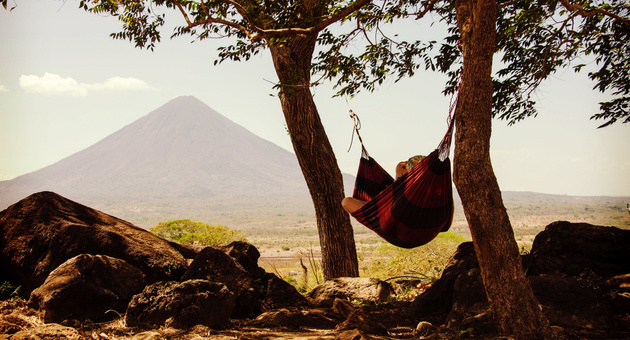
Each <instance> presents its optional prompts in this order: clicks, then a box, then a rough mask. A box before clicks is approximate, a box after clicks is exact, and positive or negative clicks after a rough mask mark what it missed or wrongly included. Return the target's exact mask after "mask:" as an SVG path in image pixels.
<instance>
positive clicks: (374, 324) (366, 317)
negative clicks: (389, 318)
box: [335, 309, 387, 334]
mask: <svg viewBox="0 0 630 340" xmlns="http://www.w3.org/2000/svg"><path fill="white" fill-rule="evenodd" d="M351 329H358V330H359V331H361V332H365V333H368V334H387V327H385V326H384V325H383V324H381V322H379V320H378V318H377V317H375V316H374V315H373V314H371V313H368V312H366V311H365V310H363V309H356V310H354V311H353V312H352V313H351V314H350V315H349V316H348V318H347V319H346V320H345V321H343V322H342V323H340V324H338V325H337V327H335V330H337V331H341V330H351Z"/></svg>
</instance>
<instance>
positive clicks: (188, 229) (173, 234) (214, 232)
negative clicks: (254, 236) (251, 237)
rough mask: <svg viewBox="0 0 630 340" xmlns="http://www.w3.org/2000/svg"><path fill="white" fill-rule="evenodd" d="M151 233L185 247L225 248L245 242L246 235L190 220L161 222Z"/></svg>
mask: <svg viewBox="0 0 630 340" xmlns="http://www.w3.org/2000/svg"><path fill="white" fill-rule="evenodd" d="M149 231H150V232H151V233H153V234H155V235H157V236H159V237H161V238H163V239H166V240H168V241H172V242H176V243H179V244H185V245H193V244H200V245H204V246H225V245H228V244H230V243H232V242H234V241H245V235H244V234H243V232H242V231H240V230H230V228H228V227H225V226H221V225H213V226H211V225H209V224H206V223H203V222H196V221H191V220H189V219H184V220H175V221H170V222H160V223H158V225H156V226H155V227H153V228H151V229H149Z"/></svg>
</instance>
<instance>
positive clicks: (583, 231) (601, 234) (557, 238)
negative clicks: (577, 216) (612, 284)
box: [527, 221, 630, 284]
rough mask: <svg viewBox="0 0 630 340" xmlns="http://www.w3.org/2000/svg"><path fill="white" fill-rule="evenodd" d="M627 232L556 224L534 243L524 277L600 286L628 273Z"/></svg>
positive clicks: (629, 246) (574, 224)
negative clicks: (567, 278) (582, 281)
mask: <svg viewBox="0 0 630 340" xmlns="http://www.w3.org/2000/svg"><path fill="white" fill-rule="evenodd" d="M628 249H630V230H623V229H618V228H614V227H602V226H595V225H591V224H587V223H570V222H564V221H558V222H554V223H551V224H549V225H548V226H547V227H546V228H545V230H544V231H542V232H541V233H539V234H538V235H537V236H536V238H535V239H534V243H533V244H532V250H531V252H530V255H529V256H530V258H531V259H530V265H529V267H528V269H527V276H533V275H538V274H554V275H567V276H573V277H579V278H583V279H587V280H590V281H593V282H594V283H597V284H600V283H602V281H605V280H607V279H609V278H612V277H614V276H617V275H622V274H628V273H630V251H628Z"/></svg>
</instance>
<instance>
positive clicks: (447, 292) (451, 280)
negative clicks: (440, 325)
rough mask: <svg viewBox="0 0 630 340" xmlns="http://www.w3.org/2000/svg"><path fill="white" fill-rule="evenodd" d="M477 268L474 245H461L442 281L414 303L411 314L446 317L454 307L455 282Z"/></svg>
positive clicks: (434, 284)
mask: <svg viewBox="0 0 630 340" xmlns="http://www.w3.org/2000/svg"><path fill="white" fill-rule="evenodd" d="M475 268H479V261H477V254H476V253H475V247H474V245H473V243H472V242H464V243H462V244H460V245H459V246H458V247H457V250H456V251H455V253H454V254H453V255H452V256H451V258H450V259H449V260H448V262H447V263H446V266H445V267H444V270H443V271H442V276H441V277H440V279H439V280H437V281H436V282H435V283H433V285H431V287H429V288H428V289H427V290H426V291H425V292H424V293H422V294H421V295H419V296H418V297H417V298H416V299H415V300H414V301H413V302H412V304H411V308H410V311H411V314H413V315H415V316H417V317H419V318H422V319H424V318H427V317H429V316H435V315H440V316H442V317H445V316H446V315H447V314H448V313H449V312H450V311H451V307H452V306H453V293H454V289H455V288H454V287H455V281H456V280H457V278H459V277H460V276H461V275H463V274H466V273H467V272H468V271H469V270H471V269H475ZM440 321H442V320H440Z"/></svg>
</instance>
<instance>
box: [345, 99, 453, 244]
mask: <svg viewBox="0 0 630 340" xmlns="http://www.w3.org/2000/svg"><path fill="white" fill-rule="evenodd" d="M351 117H352V118H353V119H354V120H355V131H356V132H357V136H358V137H359V140H360V141H361V147H362V152H361V160H360V162H359V170H358V172H357V178H356V182H355V186H354V192H353V195H352V197H354V198H356V199H358V200H362V201H367V203H366V204H365V205H364V206H363V207H361V208H360V209H359V210H357V211H355V212H354V213H352V216H353V217H354V218H355V219H356V220H357V221H359V222H360V223H361V224H363V225H365V226H366V227H368V228H369V229H371V230H373V231H374V232H376V233H377V234H378V235H379V236H381V237H382V238H383V239H385V240H386V241H387V242H389V243H391V244H393V245H395V246H398V247H402V248H414V247H418V246H421V245H423V244H426V243H429V242H430V241H431V240H433V239H434V238H435V237H436V236H437V235H438V234H439V233H440V232H445V231H447V230H448V229H449V228H450V226H451V222H452V221H453V192H452V185H451V161H450V159H449V158H448V155H449V152H450V145H451V138H452V135H453V126H454V120H453V119H449V123H448V130H447V133H446V135H445V136H444V138H443V139H442V142H441V143H440V145H439V146H438V148H437V149H436V150H435V151H433V152H432V153H431V154H429V155H428V156H427V157H426V158H424V159H423V160H422V161H421V162H420V163H418V164H417V165H416V166H415V167H413V169H412V170H410V171H409V172H408V173H406V174H405V175H403V176H402V177H400V178H399V179H398V180H396V181H394V179H393V178H392V177H391V176H390V175H389V174H388V173H387V171H385V170H384V169H383V168H382V167H381V166H380V165H379V164H378V163H377V162H376V160H374V158H372V157H370V156H369V154H368V152H367V150H366V149H365V147H364V146H363V141H362V140H361V136H360V135H359V134H358V133H359V126H360V123H357V122H358V117H357V116H356V115H355V114H354V113H353V112H352V111H351ZM449 118H450V115H449Z"/></svg>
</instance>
